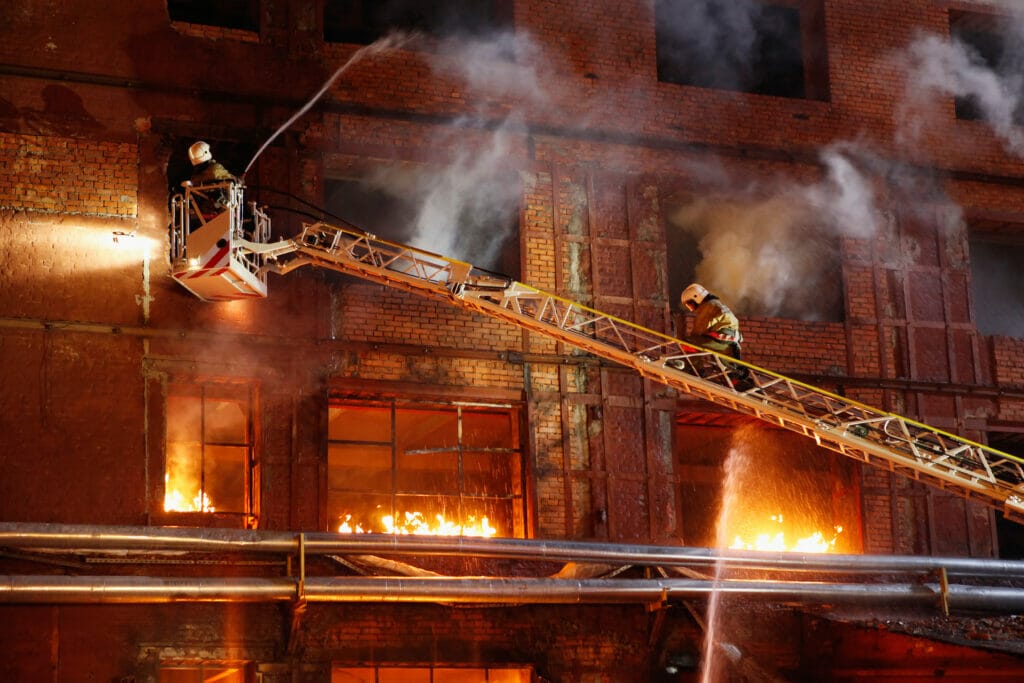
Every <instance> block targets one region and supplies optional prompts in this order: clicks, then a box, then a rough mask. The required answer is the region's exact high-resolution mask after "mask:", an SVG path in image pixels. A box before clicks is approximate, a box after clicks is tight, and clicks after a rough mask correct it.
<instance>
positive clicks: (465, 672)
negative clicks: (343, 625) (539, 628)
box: [331, 666, 533, 683]
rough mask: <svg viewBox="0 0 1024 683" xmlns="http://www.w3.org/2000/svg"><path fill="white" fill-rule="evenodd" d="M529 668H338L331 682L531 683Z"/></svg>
mask: <svg viewBox="0 0 1024 683" xmlns="http://www.w3.org/2000/svg"><path fill="white" fill-rule="evenodd" d="M532 680H533V677H532V674H531V670H530V669H529V668H527V667H508V668H486V669H481V668H468V667H459V668H456V667H383V666H382V667H369V666H368V667H352V668H348V667H335V668H334V669H333V670H332V671H331V683H530V682H531V681H532Z"/></svg>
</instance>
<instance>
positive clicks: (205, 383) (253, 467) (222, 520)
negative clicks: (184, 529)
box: [152, 378, 260, 528]
mask: <svg viewBox="0 0 1024 683" xmlns="http://www.w3.org/2000/svg"><path fill="white" fill-rule="evenodd" d="M182 398H185V399H187V398H196V399H198V400H199V401H200V414H203V413H205V408H206V402H207V401H213V400H222V401H228V402H235V403H239V404H240V405H241V407H242V411H243V414H244V416H245V421H246V425H245V428H244V439H245V440H244V442H242V443H236V442H231V443H228V442H222V441H217V440H213V439H212V438H211V440H207V438H206V435H201V439H202V441H201V446H200V447H201V449H202V450H203V453H204V454H205V452H206V449H207V448H208V447H214V448H217V447H243V448H244V449H245V462H244V465H243V472H242V475H243V479H244V482H243V487H244V490H243V491H242V500H243V508H244V509H243V510H222V509H214V510H167V509H165V504H166V496H167V486H166V483H165V478H166V476H167V471H168V464H169V458H170V448H171V443H173V442H172V441H171V433H170V414H169V410H170V401H171V400H172V399H182ZM258 398H259V394H258V389H257V387H256V385H255V384H252V383H249V382H243V381H224V380H204V379H192V378H190V379H183V378H182V379H172V380H170V381H168V382H167V385H166V391H165V394H164V400H163V402H162V406H161V407H162V416H163V425H164V429H163V433H162V434H161V437H162V438H161V444H160V451H159V452H160V454H161V458H160V464H161V467H160V470H159V471H160V472H161V476H159V477H156V479H157V482H156V486H155V494H156V495H155V496H154V498H153V501H152V506H153V508H154V509H153V514H154V517H156V518H157V519H158V520H160V521H161V522H163V523H165V524H188V525H192V526H215V527H219V526H240V527H245V528H256V527H257V526H258V523H259V516H260V514H259V513H260V495H259V493H260V467H259V458H258V456H257V453H258V445H257V435H258V434H259V430H258V428H257V409H256V408H257V405H258ZM204 419H205V418H204ZM203 467H204V468H205V463H204V465H203ZM206 474H207V472H206V471H204V472H203V475H202V479H201V484H200V485H201V487H203V488H205V476H206ZM212 502H213V504H214V505H216V502H217V501H216V500H214V501H212Z"/></svg>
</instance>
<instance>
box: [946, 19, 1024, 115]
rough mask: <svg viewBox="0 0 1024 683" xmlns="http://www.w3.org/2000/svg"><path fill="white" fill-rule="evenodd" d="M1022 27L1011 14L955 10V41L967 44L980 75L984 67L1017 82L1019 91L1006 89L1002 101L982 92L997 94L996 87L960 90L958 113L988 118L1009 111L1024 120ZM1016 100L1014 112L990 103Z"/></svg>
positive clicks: (951, 25)
mask: <svg viewBox="0 0 1024 683" xmlns="http://www.w3.org/2000/svg"><path fill="white" fill-rule="evenodd" d="M1019 32H1020V29H1019V27H1018V25H1017V23H1015V22H1013V21H1012V20H1011V19H1010V18H1008V17H1005V16H1000V15H996V14H981V13H976V12H963V11H959V10H951V11H950V13H949V33H950V37H951V38H952V39H953V41H954V42H955V43H958V44H960V45H961V46H963V47H964V48H966V50H967V52H968V57H969V59H970V60H971V62H972V64H973V65H974V66H975V67H977V68H978V70H979V71H978V73H977V77H978V78H981V77H982V76H983V72H984V71H988V72H990V73H991V75H993V76H995V77H997V78H999V79H1000V80H1001V81H1002V84H1003V85H1010V84H1014V83H1015V84H1016V85H1017V92H1008V93H1002V94H1000V95H999V102H998V104H997V103H994V102H982V101H980V100H979V99H978V96H979V95H981V94H984V95H985V96H986V97H991V96H992V95H993V92H994V91H993V90H991V89H989V90H988V91H985V92H982V91H981V90H978V92H976V93H964V94H958V95H957V96H956V97H955V98H954V104H955V108H956V117H957V118H958V119H964V120H968V121H978V120H983V119H988V118H991V117H993V116H1002V115H1005V114H1007V113H1008V114H1009V115H1010V116H1011V117H1012V121H1013V123H1014V124H1016V125H1021V124H1022V123H1024V98H1022V97H1021V94H1022V93H1021V92H1020V91H1019V88H1020V83H1019V78H1018V76H1017V75H1018V74H1020V72H1021V69H1022V68H1024V45H1022V44H1021V37H1022V36H1021V35H1020V33H1019ZM1010 103H1012V104H1013V105H1015V106H1013V111H1012V112H1003V111H1001V110H1000V111H994V110H993V111H989V112H986V111H985V108H986V107H989V108H991V107H997V108H1001V107H1002V106H1004V105H1007V104H1010Z"/></svg>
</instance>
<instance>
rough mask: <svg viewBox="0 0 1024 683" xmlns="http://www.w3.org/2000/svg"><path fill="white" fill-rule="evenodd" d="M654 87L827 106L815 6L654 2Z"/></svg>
mask: <svg viewBox="0 0 1024 683" xmlns="http://www.w3.org/2000/svg"><path fill="white" fill-rule="evenodd" d="M654 12H655V41H656V50H657V66H658V80H660V81H664V82H667V83H676V84H679V85H692V86H696V87H701V88H715V89H719V90H733V91H738V92H747V93H754V94H760V95H772V96H776V97H790V98H802V99H813V100H827V99H828V85H827V82H828V66H827V51H826V46H825V38H824V34H825V25H824V13H823V11H822V7H821V2H820V0H803V1H800V0H790V1H785V0H779V1H776V2H767V1H766V0H656V1H655V6H654Z"/></svg>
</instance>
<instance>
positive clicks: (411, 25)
mask: <svg viewBox="0 0 1024 683" xmlns="http://www.w3.org/2000/svg"><path fill="white" fill-rule="evenodd" d="M511 27H512V2H511V0H479V1H478V2H470V3H467V2H462V1H461V0H432V1H430V2H427V1H425V0H328V1H327V2H326V3H325V4H324V40H326V41H327V42H331V43H357V44H363V45H368V44H370V43H372V42H374V41H375V40H377V39H378V38H381V37H383V36H385V35H387V34H388V33H391V32H392V31H407V32H413V31H415V32H421V33H425V34H427V35H430V36H433V37H435V38H447V37H455V36H460V37H466V36H470V37H472V36H484V35H487V34H489V33H493V32H495V31H501V30H509V29H510V28H511Z"/></svg>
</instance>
